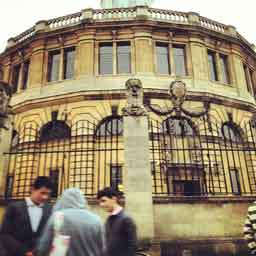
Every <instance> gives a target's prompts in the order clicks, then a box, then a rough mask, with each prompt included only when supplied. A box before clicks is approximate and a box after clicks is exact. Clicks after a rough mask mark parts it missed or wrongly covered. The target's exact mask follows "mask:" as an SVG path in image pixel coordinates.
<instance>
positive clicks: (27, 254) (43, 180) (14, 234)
mask: <svg viewBox="0 0 256 256" xmlns="http://www.w3.org/2000/svg"><path fill="white" fill-rule="evenodd" d="M51 191H52V184H51V182H50V180H49V178H47V177H38V178H37V179H36V180H35V182H34V184H33V186H32V190H31V195H30V197H28V198H26V199H25V200H23V201H19V202H15V203H11V204H10V205H9V206H8V207H7V209H6V212H5V216H4V219H3V223H2V227H1V232H0V239H1V243H2V244H3V246H4V247H5V249H6V251H8V256H33V250H34V249H35V246H36V242H37V239H38V238H39V237H40V235H41V232H42V230H43V228H44V226H45V224H46V222H47V220H48V218H49V217H50V215H51V206H50V205H49V204H47V201H48V199H49V197H50V194H51Z"/></svg>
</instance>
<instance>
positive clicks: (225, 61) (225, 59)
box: [220, 55, 230, 84]
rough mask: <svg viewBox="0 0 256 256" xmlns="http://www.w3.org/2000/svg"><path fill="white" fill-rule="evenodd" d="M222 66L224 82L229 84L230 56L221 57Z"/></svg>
mask: <svg viewBox="0 0 256 256" xmlns="http://www.w3.org/2000/svg"><path fill="white" fill-rule="evenodd" d="M220 65H221V71H222V82H224V83H226V84H229V83H230V77H229V71H228V56H226V55H220Z"/></svg>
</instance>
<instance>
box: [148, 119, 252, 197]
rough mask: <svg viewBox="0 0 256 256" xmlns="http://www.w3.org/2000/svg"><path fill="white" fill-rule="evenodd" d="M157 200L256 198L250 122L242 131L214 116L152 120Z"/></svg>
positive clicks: (152, 164) (152, 168)
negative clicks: (188, 197)
mask: <svg viewBox="0 0 256 256" xmlns="http://www.w3.org/2000/svg"><path fill="white" fill-rule="evenodd" d="M149 122H150V131H149V133H150V144H151V145H150V151H151V171H152V177H153V191H154V195H155V196H200V197H202V196H207V197H209V196H211V195H212V196H222V195H225V196H227V195H232V196H233V195H254V194H256V169H255V167H256V151H255V150H256V146H255V143H256V137H255V134H256V133H255V132H256V130H255V126H254V125H253V124H252V123H251V122H247V123H244V125H243V127H239V126H238V125H237V124H235V123H234V122H233V121H232V120H229V121H228V122H225V123H220V122H218V121H217V120H216V119H214V117H209V116H208V117H207V116H203V117H201V118H189V117H187V116H175V115H173V116H169V117H167V118H166V119H165V120H159V119H158V120H153V119H150V121H149Z"/></svg>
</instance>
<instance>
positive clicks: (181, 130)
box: [162, 116, 195, 136]
mask: <svg viewBox="0 0 256 256" xmlns="http://www.w3.org/2000/svg"><path fill="white" fill-rule="evenodd" d="M162 129H163V132H164V133H168V134H171V135H175V136H192V135H194V134H195V129H194V127H193V124H192V121H191V120H189V119H188V118H185V117H176V116H174V117H169V118H168V119H166V120H164V121H163V125H162Z"/></svg>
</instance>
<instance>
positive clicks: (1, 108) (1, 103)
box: [0, 81, 12, 117]
mask: <svg viewBox="0 0 256 256" xmlns="http://www.w3.org/2000/svg"><path fill="white" fill-rule="evenodd" d="M11 96H12V90H11V87H10V85H9V84H7V83H6V82H4V81H0V117H7V114H8V106H9V102H10V99H11Z"/></svg>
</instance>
